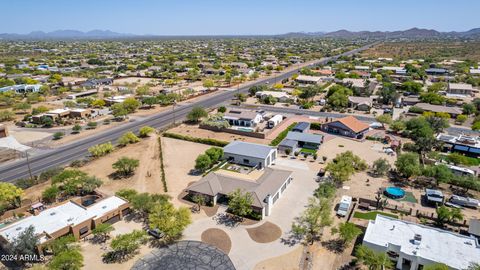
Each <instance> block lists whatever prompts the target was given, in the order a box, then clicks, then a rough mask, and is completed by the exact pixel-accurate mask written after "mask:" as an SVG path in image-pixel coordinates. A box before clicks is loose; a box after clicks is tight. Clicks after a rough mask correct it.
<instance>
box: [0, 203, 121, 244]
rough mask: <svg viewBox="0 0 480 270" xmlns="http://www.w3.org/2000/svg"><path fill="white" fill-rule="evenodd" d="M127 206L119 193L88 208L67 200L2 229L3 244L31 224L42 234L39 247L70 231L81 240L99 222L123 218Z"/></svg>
mask: <svg viewBox="0 0 480 270" xmlns="http://www.w3.org/2000/svg"><path fill="white" fill-rule="evenodd" d="M128 207H129V204H128V202H127V201H125V200H123V199H121V198H119V197H116V196H112V197H108V198H105V199H102V200H100V201H98V202H96V203H94V204H92V205H90V206H88V207H85V206H83V205H81V204H79V203H77V202H74V201H68V202H66V203H63V204H61V205H58V206H55V207H52V208H49V209H47V210H44V211H42V212H40V213H38V214H37V215H34V216H28V217H25V218H23V219H21V220H19V221H17V222H14V223H13V224H11V225H8V226H6V227H4V228H2V229H0V243H1V244H2V245H5V244H8V243H11V242H12V241H14V240H15V239H16V237H18V235H19V234H20V233H22V232H23V231H24V230H25V229H27V228H28V227H30V226H33V227H34V229H35V234H36V235H37V236H39V239H40V246H41V245H43V244H45V243H47V242H48V241H50V240H54V239H56V238H58V237H61V236H64V235H67V234H70V233H72V234H73V235H74V236H75V238H77V239H79V238H82V237H84V236H86V235H88V234H89V233H90V232H91V230H92V229H93V228H95V226H97V225H98V224H100V223H104V222H107V221H110V220H112V219H119V218H121V217H122V216H123V214H124V213H125V212H124V210H125V209H127V208H128Z"/></svg>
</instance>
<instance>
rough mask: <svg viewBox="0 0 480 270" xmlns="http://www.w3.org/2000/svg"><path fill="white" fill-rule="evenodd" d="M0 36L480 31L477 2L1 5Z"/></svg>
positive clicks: (59, 0)
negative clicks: (96, 32)
mask: <svg viewBox="0 0 480 270" xmlns="http://www.w3.org/2000/svg"><path fill="white" fill-rule="evenodd" d="M0 5H1V7H2V23H1V24H0V33H20V34H25V33H29V32H31V31H46V32H48V31H54V30H59V29H73V30H80V31H89V30H93V29H101V30H111V31H114V32H119V33H131V34H142V35H144V34H152V35H249V34H282V33H288V32H302V31H303V32H317V31H327V32H328V31H336V30H340V29H347V30H351V31H359V30H370V31H376V30H380V31H386V30H388V31H392V30H406V29H409V28H412V27H419V28H428V29H435V30H439V31H465V30H469V29H471V28H476V27H480V19H479V17H478V11H479V10H480V1H478V0H401V1H386V0H295V1H294V0H241V1H238V0H0Z"/></svg>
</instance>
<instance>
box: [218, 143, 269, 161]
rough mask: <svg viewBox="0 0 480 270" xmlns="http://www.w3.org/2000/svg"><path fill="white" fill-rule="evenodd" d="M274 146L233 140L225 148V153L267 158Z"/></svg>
mask: <svg viewBox="0 0 480 270" xmlns="http://www.w3.org/2000/svg"><path fill="white" fill-rule="evenodd" d="M273 149H275V148H274V147H271V146H268V145H263V144H258V143H248V142H241V141H233V142H231V143H229V144H228V145H226V146H225V147H224V148H223V152H224V153H228V154H235V155H240V156H248V157H255V158H261V159H265V158H267V157H268V155H270V151H272V150H273Z"/></svg>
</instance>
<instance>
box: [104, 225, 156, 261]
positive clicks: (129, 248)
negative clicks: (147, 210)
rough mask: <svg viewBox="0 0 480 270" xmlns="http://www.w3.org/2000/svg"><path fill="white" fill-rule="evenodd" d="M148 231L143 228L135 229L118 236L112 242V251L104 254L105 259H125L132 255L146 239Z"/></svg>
mask: <svg viewBox="0 0 480 270" xmlns="http://www.w3.org/2000/svg"><path fill="white" fill-rule="evenodd" d="M146 237H147V235H146V233H145V232H144V231H142V230H134V231H132V232H131V233H127V234H121V235H118V236H116V237H115V238H114V239H113V240H112V242H111V243H110V248H111V249H112V251H110V252H109V253H106V254H104V255H103V257H104V258H105V259H107V258H111V259H112V260H124V259H125V258H127V257H130V256H132V255H133V254H134V253H135V252H136V251H137V250H138V249H139V248H140V245H141V244H142V243H144V242H145V240H146Z"/></svg>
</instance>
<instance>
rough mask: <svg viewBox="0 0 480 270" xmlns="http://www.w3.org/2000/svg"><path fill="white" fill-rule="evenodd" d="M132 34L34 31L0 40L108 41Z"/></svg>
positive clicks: (8, 35) (2, 36) (107, 31)
mask: <svg viewBox="0 0 480 270" xmlns="http://www.w3.org/2000/svg"><path fill="white" fill-rule="evenodd" d="M134 36H135V35H133V34H124V33H116V32H112V31H110V30H92V31H88V32H82V31H78V30H56V31H52V32H43V31H34V32H31V33H28V34H10V33H3V34H0V39H109V38H125V37H134Z"/></svg>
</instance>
